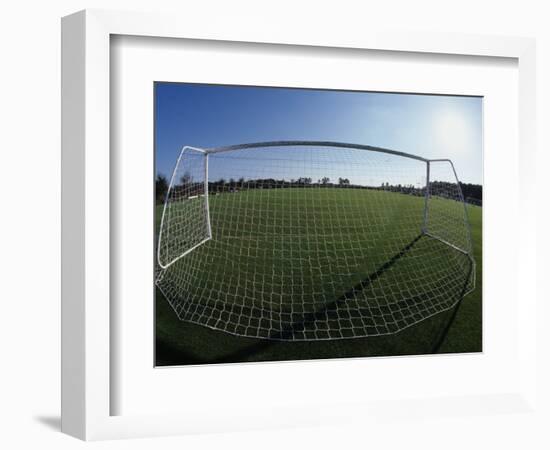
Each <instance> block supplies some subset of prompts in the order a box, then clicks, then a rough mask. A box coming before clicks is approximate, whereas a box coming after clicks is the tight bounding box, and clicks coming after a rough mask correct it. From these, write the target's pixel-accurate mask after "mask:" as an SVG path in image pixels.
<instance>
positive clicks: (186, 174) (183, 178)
mask: <svg viewBox="0 0 550 450" xmlns="http://www.w3.org/2000/svg"><path fill="white" fill-rule="evenodd" d="M192 181H193V177H192V176H191V174H190V173H189V172H184V173H183V175H182V176H181V178H180V182H181V184H183V185H186V184H189V183H191V182H192Z"/></svg>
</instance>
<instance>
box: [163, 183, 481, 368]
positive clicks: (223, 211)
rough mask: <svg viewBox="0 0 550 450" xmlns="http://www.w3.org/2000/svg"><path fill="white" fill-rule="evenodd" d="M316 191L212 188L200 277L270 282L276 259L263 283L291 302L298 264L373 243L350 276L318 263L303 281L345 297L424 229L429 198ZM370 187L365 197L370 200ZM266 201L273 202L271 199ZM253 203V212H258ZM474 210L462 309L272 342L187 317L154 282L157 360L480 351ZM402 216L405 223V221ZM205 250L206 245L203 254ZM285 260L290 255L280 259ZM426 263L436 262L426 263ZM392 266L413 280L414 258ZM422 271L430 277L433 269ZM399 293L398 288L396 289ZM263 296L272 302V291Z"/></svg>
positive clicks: (477, 216) (250, 298)
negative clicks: (370, 228)
mask: <svg viewBox="0 0 550 450" xmlns="http://www.w3.org/2000/svg"><path fill="white" fill-rule="evenodd" d="M311 189H312V188H311ZM284 191H287V192H284ZM317 191H318V195H316V196H315V201H311V199H312V196H311V192H312V191H311V190H310V189H304V190H297V189H287V190H279V192H275V191H273V192H269V191H267V190H266V191H264V192H258V191H242V192H240V193H238V194H223V195H219V196H211V197H210V210H211V216H212V226H213V230H214V239H213V241H210V242H209V243H207V244H206V245H204V246H202V247H199V248H198V249H197V250H195V251H194V257H195V258H197V260H200V259H201V258H202V259H203V260H209V261H210V264H209V265H208V266H206V265H205V266H204V267H202V268H201V270H204V271H205V272H204V274H203V276H202V277H201V276H199V279H202V280H204V281H203V283H204V284H205V285H207V284H212V283H213V284H219V285H220V286H222V289H223V286H224V283H228V284H227V285H229V284H230V282H231V280H232V277H235V276H237V274H239V275H240V276H243V274H248V275H249V276H250V277H251V278H252V281H257V282H260V281H262V282H264V283H265V279H263V280H254V277H257V276H259V274H262V273H265V272H266V271H271V272H273V270H272V269H273V267H276V270H275V275H273V277H272V278H271V279H270V280H269V281H270V283H271V285H270V286H268V287H267V288H268V289H266V291H267V292H269V293H270V295H272V298H271V300H272V301H273V304H274V305H281V304H282V305H285V304H286V305H291V304H292V301H293V300H294V301H295V300H296V293H295V292H294V298H293V295H292V294H293V293H291V292H284V288H281V286H284V285H285V283H284V282H285V280H292V274H293V272H294V274H295V272H296V270H300V269H299V267H300V266H299V263H300V261H302V262H304V263H306V262H307V261H309V260H311V259H313V260H315V261H316V262H317V263H320V265H321V266H326V267H332V268H333V269H334V267H335V264H336V268H337V267H338V263H337V262H336V263H335V259H334V258H338V256H339V255H340V256H341V255H342V254H344V255H345V254H347V253H346V252H350V253H351V252H353V246H357V245H364V246H368V255H369V258H368V259H361V258H355V259H352V260H353V262H354V264H355V266H354V267H353V270H351V271H348V272H350V273H348V274H347V275H346V276H345V277H332V279H331V278H330V277H327V276H326V271H323V270H320V271H319V273H313V274H311V276H310V277H308V278H307V279H308V280H310V282H311V285H310V286H301V288H302V292H320V293H322V295H324V296H327V293H332V294H333V295H334V296H339V295H340V294H342V293H343V292H345V290H346V289H349V287H350V286H353V285H354V284H356V283H357V282H359V281H361V280H362V279H364V278H365V276H367V275H368V274H370V273H372V272H373V271H374V270H376V268H377V267H380V265H382V264H383V263H384V262H385V261H387V259H388V258H389V257H390V256H391V253H392V252H393V251H395V252H397V251H399V250H400V248H401V247H402V246H403V240H404V238H405V237H407V238H408V234H410V239H411V240H412V239H414V237H415V234H417V230H419V229H420V225H421V223H422V214H421V212H422V207H421V204H420V202H422V201H423V199H422V198H419V197H414V196H406V195H401V194H394V193H388V192H380V191H365V190H351V189H347V190H346V189H321V190H319V189H318V190H317ZM343 191H345V192H343ZM366 195H367V196H368V201H366V202H365V200H364V199H365V198H366ZM388 195H390V196H391V201H387V198H383V196H388ZM262 196H263V197H262ZM265 196H270V197H269V200H270V201H269V202H266V201H265V200H266V197H265ZM266 204H268V205H269V208H266ZM365 208H368V214H370V216H371V217H375V218H376V225H377V226H376V230H377V231H376V233H377V234H376V235H374V236H373V234H372V233H371V235H370V236H369V237H368V238H367V237H366V236H365V233H364V230H363V229H362V228H361V223H362V222H364V219H363V218H364V214H365V212H366V210H365ZM251 211H254V212H255V214H254V215H251V214H250V212H251ZM338 212H340V214H342V213H345V215H346V217H345V220H341V221H338V220H335V217H338ZM161 214H162V207H158V208H157V218H156V219H157V229H158V225H159V221H160V217H161ZM468 214H469V216H470V222H471V225H472V235H473V241H474V254H475V258H476V263H477V266H476V270H477V284H476V289H475V291H474V292H472V293H470V294H469V295H468V296H466V297H465V298H464V300H463V301H462V302H461V303H460V306H459V308H458V309H457V310H456V311H455V310H451V311H447V312H443V313H439V314H437V315H435V316H433V317H431V318H428V319H426V320H424V321H422V322H421V323H418V324H416V325H413V326H411V327H409V328H407V329H405V330H402V331H400V332H398V333H395V334H393V335H388V336H377V337H367V338H353V339H340V340H323V341H308V342H284V341H270V340H262V339H254V338H246V337H239V336H234V335H230V334H227V333H224V332H222V331H216V330H212V329H210V328H207V327H204V326H201V325H196V324H193V323H189V322H186V321H180V320H179V319H178V317H177V315H176V314H175V312H174V311H173V309H172V308H171V306H170V305H169V304H168V302H167V300H166V299H165V298H164V297H163V295H162V293H161V292H160V291H159V290H158V289H157V290H156V292H157V295H156V361H157V364H158V365H181V364H199V363H222V362H245V361H270V360H297V359H319V358H339V357H359V356H381V355H384V356H387V355H408V354H409V355H410V354H425V353H433V352H435V351H437V352H477V351H481V349H482V347H481V310H482V308H481V266H482V264H481V257H482V255H481V208H479V207H473V206H469V207H468ZM404 220H405V221H406V223H403V221H404ZM270 227H271V228H272V229H270ZM346 227H347V229H346ZM335 228H336V229H335ZM343 228H344V229H343ZM308 229H309V230H311V229H315V232H316V236H315V239H313V240H312V239H311V232H309V233H308V232H307V230H308ZM404 230H405V231H404ZM259 231H264V232H265V233H266V235H265V241H262V236H258V232H259ZM342 231H343V232H344V234H345V235H346V236H349V241H346V242H344V241H342V240H340V241H334V240H332V241H331V237H333V236H340V235H341V234H342ZM276 233H280V234H281V235H286V236H289V235H292V236H293V238H292V240H289V239H282V240H281V241H280V242H276V241H274V239H273V236H274V235H276ZM404 234H405V235H406V236H404ZM250 236H254V242H255V243H258V242H260V245H256V246H252V247H251V246H250V242H248V241H247V239H250ZM320 240H322V242H323V244H322V250H323V253H322V255H321V257H319V255H320V253H319V241H320ZM261 242H265V244H261ZM350 243H353V245H352V244H350ZM346 245H351V247H349V248H346ZM201 252H203V253H206V254H202V255H201ZM228 252H229V253H228ZM208 253H209V254H211V255H218V256H219V255H220V254H221V255H225V254H230V255H231V261H228V260H227V258H220V257H215V258H208ZM192 254H193V253H192ZM205 256H206V259H205ZM323 258H326V260H324V259H323ZM280 261H288V262H289V263H288V264H286V265H283V264H280ZM349 261H350V259H349V258H348V259H346V261H345V262H346V263H347V264H349ZM413 262H414V261H413ZM342 263H344V261H342ZM436 265H437V261H436V262H435V263H434V270H436V269H437V267H436ZM264 269H265V270H264ZM427 269H430V267H429V266H428V267H427ZM392 270H393V269H390V270H389V271H388V273H387V274H385V275H384V276H393V277H402V278H404V279H406V278H407V271H410V270H414V267H413V266H412V265H411V264H409V265H408V266H407V264H402V265H401V266H400V267H399V268H398V267H396V268H395V273H393V274H392V272H391V271H392ZM429 271H430V270H427V272H429ZM212 274H215V275H212ZM425 275H426V276H427V277H429V273H426V274H425ZM396 279H397V278H396ZM426 279H428V278H426ZM420 282H422V280H421V281H420ZM252 284H253V283H252ZM203 288H204V286H203ZM235 294H236V295H235V298H238V301H241V302H243V303H250V304H253V303H254V302H255V301H256V299H255V298H254V295H253V293H252V294H251V293H247V292H246V290H243V291H242V292H236V293H235ZM396 295H399V293H398V292H397V294H396ZM263 300H264V301H268V302H269V300H270V299H269V298H267V299H265V298H264V299H263ZM264 304H265V302H264ZM455 313H456V314H455Z"/></svg>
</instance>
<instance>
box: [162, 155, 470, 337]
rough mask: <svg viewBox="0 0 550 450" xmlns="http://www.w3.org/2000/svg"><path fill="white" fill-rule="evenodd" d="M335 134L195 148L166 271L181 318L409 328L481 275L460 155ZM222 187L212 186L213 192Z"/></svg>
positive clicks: (362, 329)
mask: <svg viewBox="0 0 550 450" xmlns="http://www.w3.org/2000/svg"><path fill="white" fill-rule="evenodd" d="M429 165H430V183H429V185H428V192H426V180H427V163H426V162H425V161H420V160H416V159H411V158H406V157H403V156H397V155H393V154H387V153H381V152H375V151H365V150H359V149H354V148H332V147H327V146H322V147H318V146H315V145H310V146H281V147H271V148H246V149H241V150H231V151H227V152H220V153H209V154H206V153H203V152H202V151H197V150H193V149H189V148H187V149H185V150H184V151H183V152H182V155H181V156H180V159H179V160H178V163H177V165H176V168H175V170H174V174H173V177H172V182H171V186H170V188H169V192H168V194H167V198H166V202H165V205H164V207H163V208H162V207H159V211H158V214H161V215H162V223H161V225H160V229H159V239H158V264H159V267H158V270H157V275H156V283H157V286H158V287H159V289H160V290H161V292H162V293H163V294H164V296H165V297H166V299H167V300H168V301H169V303H170V304H171V306H172V307H173V309H174V311H175V312H176V314H177V315H178V317H179V318H180V319H181V320H185V321H189V322H193V323H197V324H201V325H204V326H207V327H210V328H213V329H217V330H222V331H225V332H228V333H232V334H236V335H241V336H249V337H256V338H269V339H282V340H319V339H338V338H352V337H364V336H376V335H383V334H391V333H395V332H397V331H399V330H402V329H403V328H406V327H408V326H411V325H413V324H415V323H418V322H419V321H422V320H424V319H426V318H427V317H430V316H432V315H434V314H437V313H439V312H441V311H444V310H447V309H449V308H451V307H452V306H454V305H455V304H456V303H457V302H458V301H459V300H460V298H462V296H463V295H465V294H466V293H467V292H468V291H469V290H471V289H472V288H473V285H474V279H473V273H474V270H473V267H472V266H473V259H472V248H471V239H470V233H469V226H468V221H467V217H466V213H465V209H464V201H463V199H462V193H461V191H460V188H459V185H458V184H457V180H456V176H455V174H454V172H453V169H452V165H451V164H450V162H448V161H440V162H431V163H430V164H429ZM206 194H208V195H206Z"/></svg>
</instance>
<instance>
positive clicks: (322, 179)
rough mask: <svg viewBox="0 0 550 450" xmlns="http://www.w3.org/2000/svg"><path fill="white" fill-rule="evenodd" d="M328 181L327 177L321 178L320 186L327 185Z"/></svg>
mask: <svg viewBox="0 0 550 450" xmlns="http://www.w3.org/2000/svg"><path fill="white" fill-rule="evenodd" d="M329 181H330V178H329V177H323V178H321V184H328V183H329Z"/></svg>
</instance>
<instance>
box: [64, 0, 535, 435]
mask: <svg viewBox="0 0 550 450" xmlns="http://www.w3.org/2000/svg"><path fill="white" fill-rule="evenodd" d="M182 23H185V26H182V25H181V24H182ZM112 35H122V36H143V37H164V38H179V39H195V40H196V39H200V40H207V41H208V40H211V41H230V42H242V43H266V44H267V43H270V44H286V45H299V46H305V47H308V46H311V47H328V48H333V49H369V50H381V51H395V52H415V53H419V54H420V53H423V54H426V53H427V54H450V55H468V56H488V57H505V58H514V59H517V61H518V65H519V69H518V70H519V106H518V108H519V123H518V129H519V148H520V151H519V153H518V154H519V173H520V175H519V192H517V193H516V195H517V196H518V197H517V198H521V199H522V202H521V203H520V204H519V205H518V208H519V212H520V214H521V217H522V221H521V222H522V223H521V226H522V228H523V230H529V229H534V227H535V212H534V211H535V208H534V207H533V203H534V202H535V199H536V196H535V195H533V191H534V189H535V187H534V185H533V184H532V181H531V177H530V176H529V173H531V172H534V166H535V152H534V149H535V145H536V144H535V133H534V127H535V82H534V77H535V43H534V41H533V40H532V39H527V38H511V37H491V36H471V35H457V34H443V33H442V34H437V33H426V34H420V33H399V32H395V31H392V32H384V31H373V30H371V31H363V30H351V29H346V28H345V27H342V28H339V29H338V32H337V33H327V30H326V29H321V28H316V27H315V25H314V24H311V25H310V26H308V27H307V32H306V31H305V29H304V28H300V29H285V30H282V29H280V28H279V27H278V26H276V24H269V23H262V22H247V21H245V20H243V23H242V24H239V26H235V24H234V23H226V22H224V21H219V22H218V21H216V22H215V23H214V22H213V23H210V24H204V23H198V22H193V21H185V18H182V17H175V16H173V15H164V14H144V13H127V12H113V11H108V12H107V11H98V10H92V11H90V10H87V11H82V12H79V13H76V14H73V15H71V16H67V17H65V18H64V19H63V22H62V52H63V61H62V77H63V78H62V81H63V82H62V108H63V112H62V125H63V131H62V146H63V151H62V171H63V180H62V210H63V217H62V226H63V230H62V430H63V431H64V432H65V433H67V434H70V435H73V436H76V437H78V438H81V439H86V440H97V439H110V438H125V437H128V438H129V437H146V436H162V435H173V434H183V433H196V432H208V431H221V430H227V431H231V430H246V429H258V428H266V427H281V426H295V425H308V424H311V423H321V424H322V423H325V422H327V423H328V422H329V421H333V420H340V421H341V420H344V421H345V420H346V418H351V417H352V416H353V417H354V420H353V421H352V422H355V421H357V420H360V419H361V418H366V417H373V416H376V414H382V415H384V414H386V415H387V416H388V417H389V416H392V414H390V413H389V412H388V411H390V409H391V407H390V406H388V405H385V404H384V403H383V402H382V403H380V402H379V401H378V402H377V403H376V407H374V406H373V405H369V404H365V403H359V404H357V403H349V402H348V403H346V402H342V404H338V405H332V407H331V410H330V412H326V411H325V412H322V413H319V412H318V411H317V412H316V407H315V406H314V405H311V406H309V409H308V407H307V405H306V406H305V408H306V409H296V408H293V407H291V406H284V405H283V406H278V407H277V412H276V414H273V415H272V417H271V418H272V419H273V416H275V417H276V420H269V419H270V416H269V414H268V413H266V412H264V413H261V414H255V415H252V417H250V415H249V416H246V417H247V420H239V419H242V417H243V416H242V415H240V414H239V413H238V412H235V414H234V415H233V417H231V418H227V417H226V418H225V419H224V418H223V417H222V416H216V414H214V413H213V414H212V415H211V416H206V415H205V414H192V412H191V414H190V413H189V411H188V412H187V413H184V412H182V413H181V414H178V413H174V414H139V415H137V414H135V415H116V416H115V415H112V414H111V412H112V405H111V395H112V393H113V390H114V389H116V388H117V386H115V385H113V383H112V379H111V370H110V366H111V364H112V357H113V355H112V354H111V340H110V335H111V333H113V326H116V324H113V323H112V321H111V319H110V296H111V280H110V258H111V245H112V242H111V240H110V227H111V211H110V198H111V197H110V195H111V192H110V183H109V180H110V177H111V172H110V171H111V168H110V164H111V161H110V152H109V149H110V139H111V134H110V132H111V130H110V105H111V97H110V95H111V93H110V62H111V61H110V57H111V54H110V38H111V36H112ZM535 247H536V242H535V238H534V235H533V234H531V233H529V232H526V233H521V239H520V241H519V244H518V255H517V260H518V273H517V276H518V280H522V284H523V285H525V286H533V288H532V289H525V290H523V291H522V299H521V300H522V301H521V305H520V308H519V310H518V319H517V327H518V352H519V360H520V361H521V365H520V368H519V377H518V380H517V384H516V386H515V389H514V390H513V391H511V392H510V391H508V392H502V395H491V396H485V397H484V396H483V395H481V394H478V395H469V396H467V397H464V398H461V399H458V400H457V399H456V398H439V399H433V398H432V399H427V398H426V399H417V400H415V401H414V402H412V403H410V404H409V406H407V407H408V408H409V409H410V411H415V410H418V409H422V408H425V407H428V408H429V407H430V405H432V406H433V405H434V403H433V402H434V401H436V402H437V408H440V410H441V414H442V415H445V414H446V412H445V411H447V412H448V411H459V414H462V415H475V414H480V413H483V414H492V413H494V412H498V411H499V410H500V409H502V407H503V405H506V407H507V408H509V409H511V410H513V411H515V412H520V413H521V412H524V411H528V410H531V411H532V410H533V408H536V403H535V399H536V396H537V391H536V383H535V379H536V370H537V369H536V358H537V355H536V353H534V352H532V351H531V350H530V349H533V348H535V347H536V327H535V323H536V294H535V290H534V286H535V281H534V277H535V270H533V267H532V264H533V263H530V264H527V263H526V262H525V261H533V260H534V259H535V258H534V257H533V256H532V255H534V254H535ZM522 261H523V262H522ZM520 262H522V263H520ZM270 370H272V371H273V370H276V369H275V366H273V365H268V366H265V368H264V369H263V372H269V371H270ZM403 400H404V401H405V398H403ZM392 401H395V400H392ZM430 402H431V403H430ZM304 411H309V415H307V414H306V415H304ZM380 411H382V412H381V413H380ZM413 414H414V413H413ZM398 415H399V414H398Z"/></svg>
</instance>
